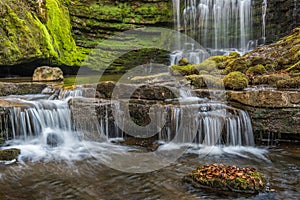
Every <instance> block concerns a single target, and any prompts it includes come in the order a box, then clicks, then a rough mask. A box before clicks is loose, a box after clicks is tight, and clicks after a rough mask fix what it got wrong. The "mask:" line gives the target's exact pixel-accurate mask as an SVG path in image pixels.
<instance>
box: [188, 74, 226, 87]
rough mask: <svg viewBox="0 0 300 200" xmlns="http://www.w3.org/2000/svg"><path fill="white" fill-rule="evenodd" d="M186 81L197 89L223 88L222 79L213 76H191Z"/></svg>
mask: <svg viewBox="0 0 300 200" xmlns="http://www.w3.org/2000/svg"><path fill="white" fill-rule="evenodd" d="M185 79H186V80H188V81H190V84H191V85H192V86H194V87H196V88H222V87H223V81H222V79H220V78H218V77H216V76H212V75H195V74H194V75H189V76H185Z"/></svg>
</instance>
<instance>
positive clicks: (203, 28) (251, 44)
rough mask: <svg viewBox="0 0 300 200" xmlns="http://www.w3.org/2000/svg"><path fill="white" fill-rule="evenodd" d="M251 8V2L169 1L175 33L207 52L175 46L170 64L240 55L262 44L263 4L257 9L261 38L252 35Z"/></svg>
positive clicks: (263, 27) (263, 38)
mask: <svg viewBox="0 0 300 200" xmlns="http://www.w3.org/2000/svg"><path fill="white" fill-rule="evenodd" d="M253 4H254V3H253V1H251V0H183V1H180V0H173V12H174V22H175V23H174V27H175V29H176V30H177V31H180V32H183V33H184V34H186V35H188V36H190V37H192V38H193V39H195V40H196V41H197V42H198V43H199V44H200V45H202V46H203V47H204V48H205V49H206V50H207V51H203V50H200V49H194V48H193V44H187V43H183V44H178V50H177V51H175V52H173V53H172V54H171V64H172V65H173V64H177V62H178V61H179V60H180V59H181V58H182V57H186V58H188V60H189V61H190V63H194V64H197V63H200V62H201V61H203V60H204V59H206V58H207V57H208V55H221V54H225V53H228V52H230V51H237V52H239V53H241V54H244V53H245V52H247V51H249V50H251V49H253V48H255V47H256V46H257V45H260V44H264V42H265V39H266V34H265V27H266V22H265V18H266V8H267V0H263V2H262V6H261V8H262V11H261V15H262V17H261V18H262V19H261V21H262V23H261V26H262V28H261V29H262V33H261V34H257V33H256V32H254V27H253V20H254V15H253V12H254V11H253ZM260 39H261V40H262V41H260Z"/></svg>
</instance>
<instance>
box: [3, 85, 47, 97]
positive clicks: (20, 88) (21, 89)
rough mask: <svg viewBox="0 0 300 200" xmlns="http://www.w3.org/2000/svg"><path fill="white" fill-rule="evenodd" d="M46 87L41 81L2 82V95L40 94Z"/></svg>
mask: <svg viewBox="0 0 300 200" xmlns="http://www.w3.org/2000/svg"><path fill="white" fill-rule="evenodd" d="M46 87H47V85H46V84H40V83H0V96H8V95H23V94H39V93H41V92H42V90H43V89H44V88H46Z"/></svg>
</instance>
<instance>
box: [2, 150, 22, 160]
mask: <svg viewBox="0 0 300 200" xmlns="http://www.w3.org/2000/svg"><path fill="white" fill-rule="evenodd" d="M20 154H21V150H20V149H16V148H11V149H4V150H0V160H1V161H10V160H14V159H17V158H18V156H19V155H20Z"/></svg>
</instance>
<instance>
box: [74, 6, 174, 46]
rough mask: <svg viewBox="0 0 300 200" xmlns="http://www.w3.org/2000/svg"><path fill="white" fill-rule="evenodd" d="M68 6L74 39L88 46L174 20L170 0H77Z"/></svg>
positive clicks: (79, 43) (163, 24)
mask: <svg viewBox="0 0 300 200" xmlns="http://www.w3.org/2000/svg"><path fill="white" fill-rule="evenodd" d="M68 8H69V11H70V17H71V24H72V28H73V31H72V33H73V36H74V39H75V40H76V43H77V45H78V46H84V47H95V46H96V45H98V43H99V42H101V41H102V40H104V39H107V38H108V37H110V36H112V35H114V34H117V33H119V32H122V31H126V30H132V29H135V28H141V27H145V26H156V27H157V26H163V27H168V26H169V25H172V23H173V22H172V20H173V18H172V3H171V1H169V0H162V1H158V0H131V1H125V0H119V1H107V0H100V1H99V0H73V1H71V2H70V3H69V4H68Z"/></svg>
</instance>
